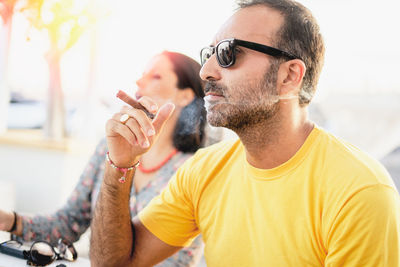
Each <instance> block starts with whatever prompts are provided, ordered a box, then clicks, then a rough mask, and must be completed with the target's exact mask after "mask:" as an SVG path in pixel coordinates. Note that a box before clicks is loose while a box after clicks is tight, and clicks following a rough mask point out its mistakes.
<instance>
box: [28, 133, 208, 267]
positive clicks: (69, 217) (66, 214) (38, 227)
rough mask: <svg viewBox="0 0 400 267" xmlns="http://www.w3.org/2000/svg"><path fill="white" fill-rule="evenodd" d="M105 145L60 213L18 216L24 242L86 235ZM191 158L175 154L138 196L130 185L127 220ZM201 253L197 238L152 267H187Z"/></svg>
mask: <svg viewBox="0 0 400 267" xmlns="http://www.w3.org/2000/svg"><path fill="white" fill-rule="evenodd" d="M106 152H107V145H106V141H105V139H103V140H102V141H101V142H100V143H99V144H98V145H97V147H96V151H95V153H94V154H93V155H92V157H91V158H90V161H89V163H88V164H87V166H86V168H85V170H84V171H83V173H82V175H81V177H80V180H79V182H78V184H77V185H76V187H75V189H74V191H73V192H72V194H71V196H70V197H69V199H68V202H67V203H66V204H65V205H64V207H62V208H61V209H60V210H58V211H57V212H55V213H54V214H50V215H38V216H22V223H23V233H22V238H23V239H24V240H26V241H32V240H46V241H48V242H50V243H52V244H56V243H57V240H58V239H59V238H60V237H63V238H64V239H66V240H68V241H70V242H75V241H77V240H78V239H79V237H80V236H81V235H82V234H83V233H84V232H85V231H86V229H87V228H88V227H89V225H90V221H91V219H92V213H93V212H94V207H95V202H96V199H97V197H98V194H99V191H100V186H101V183H102V180H103V175H104V167H105V165H104V162H105V155H106ZM191 155H192V154H185V153H182V152H178V153H177V154H175V155H174V156H173V157H172V158H171V159H170V160H169V161H168V162H167V163H166V164H165V165H164V166H163V167H162V168H161V169H160V170H158V171H157V173H156V176H155V178H154V179H153V180H152V181H150V182H149V183H148V184H147V185H146V186H145V187H143V188H142V189H141V190H140V191H139V192H138V193H136V189H135V186H134V184H133V185H132V191H131V198H130V209H131V217H132V218H133V217H135V216H136V215H137V214H138V213H139V211H141V210H142V209H143V208H144V207H145V206H146V205H147V204H148V203H149V202H150V200H151V199H152V198H153V197H155V196H156V195H158V194H159V193H160V191H161V190H162V189H163V188H164V187H165V186H166V185H167V183H168V181H169V179H170V178H171V177H172V175H173V174H174V173H175V172H176V170H177V169H178V168H179V166H181V165H182V164H183V163H184V162H185V161H186V160H187V159H188V158H189V157H190V156H191ZM201 252H202V241H201V238H200V237H198V238H196V239H195V241H193V243H192V245H191V246H190V247H187V248H183V249H181V250H180V251H179V252H177V253H175V254H174V255H172V256H171V257H170V258H168V259H166V260H165V261H163V262H161V263H159V264H158V265H156V266H159V267H169V266H190V265H191V263H192V260H194V259H195V258H199V257H198V256H199V254H200V253H201Z"/></svg>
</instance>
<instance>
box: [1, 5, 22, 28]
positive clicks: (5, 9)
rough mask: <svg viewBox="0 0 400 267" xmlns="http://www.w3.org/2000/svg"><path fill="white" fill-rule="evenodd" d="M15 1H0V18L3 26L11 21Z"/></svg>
mask: <svg viewBox="0 0 400 267" xmlns="http://www.w3.org/2000/svg"><path fill="white" fill-rule="evenodd" d="M17 1H18V0H0V16H1V18H2V20H3V23H4V24H6V23H7V22H8V20H9V19H11V17H12V14H13V12H14V7H15V4H16V3H17Z"/></svg>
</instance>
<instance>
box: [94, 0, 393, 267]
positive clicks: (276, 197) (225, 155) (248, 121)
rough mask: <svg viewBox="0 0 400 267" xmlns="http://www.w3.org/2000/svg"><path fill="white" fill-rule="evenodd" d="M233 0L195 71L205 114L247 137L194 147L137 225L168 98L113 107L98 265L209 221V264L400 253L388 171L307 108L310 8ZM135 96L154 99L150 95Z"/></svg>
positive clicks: (318, 45) (355, 262) (126, 259)
mask: <svg viewBox="0 0 400 267" xmlns="http://www.w3.org/2000/svg"><path fill="white" fill-rule="evenodd" d="M239 5H240V8H239V10H238V11H237V12H236V13H234V14H233V15H232V17H231V18H229V20H228V21H227V22H226V23H225V24H224V25H223V26H222V27H221V29H220V30H219V32H218V33H217V35H216V37H215V39H214V41H213V43H212V46H211V47H208V48H205V49H203V50H202V53H201V56H202V64H203V68H202V70H201V72H200V75H201V77H202V78H203V79H204V80H205V81H206V82H207V83H206V97H205V100H206V108H207V112H208V114H207V119H208V121H209V122H210V123H211V124H212V125H213V126H222V127H227V128H230V129H232V130H233V131H235V132H236V133H237V135H238V136H239V140H234V141H227V142H222V143H220V144H217V145H214V146H211V147H209V148H206V149H203V150H201V151H199V152H197V153H196V154H195V156H194V157H193V158H192V159H190V160H189V161H188V162H186V163H185V165H184V166H183V167H182V168H180V169H179V170H178V172H177V174H176V176H175V177H174V178H173V179H172V180H171V182H170V184H169V186H168V187H167V188H166V190H164V191H163V192H162V193H161V195H160V196H159V197H157V198H156V199H154V200H153V201H152V203H150V204H149V206H148V207H147V208H146V209H144V211H143V212H142V213H140V214H139V216H138V218H135V219H134V221H133V223H132V224H131V222H130V220H129V208H128V206H129V203H128V199H129V192H130V188H129V187H130V184H131V183H132V180H131V179H129V177H131V176H132V174H133V172H134V168H133V167H132V166H134V165H135V163H136V162H138V160H139V157H140V155H141V154H142V153H144V152H145V151H146V150H147V149H148V147H149V145H151V143H152V142H153V140H154V138H156V137H157V134H158V132H159V131H162V125H163V122H164V121H165V120H166V119H167V118H168V116H169V114H170V113H171V112H172V110H173V106H172V105H168V104H167V105H164V106H163V107H161V108H160V109H159V110H158V112H157V116H156V118H155V119H154V120H153V121H151V120H149V119H147V117H146V116H145V114H144V112H142V111H140V110H138V109H133V108H124V109H123V110H122V112H121V113H118V114H115V115H114V117H113V118H112V119H111V120H110V121H108V123H107V142H108V147H109V156H110V164H108V166H107V168H106V174H105V178H104V183H103V186H102V190H101V194H100V197H99V200H98V203H97V207H96V212H95V216H94V218H93V222H92V240H91V261H92V264H93V265H94V266H152V265H154V264H156V263H157V262H159V261H161V260H162V259H164V258H166V257H168V256H169V255H171V254H173V253H174V252H176V251H177V250H179V249H180V248H181V247H183V246H186V245H188V244H190V242H191V240H193V238H195V237H196V236H197V235H198V234H199V233H201V234H202V236H203V238H204V242H205V258H206V261H207V265H208V266H400V260H399V254H400V253H399V252H400V199H399V194H398V192H397V191H396V189H395V187H394V184H393V182H392V180H391V178H390V176H389V175H388V174H387V172H386V171H385V169H384V168H383V167H382V166H381V165H380V164H379V163H377V162H376V161H375V160H373V159H371V158H369V157H368V156H367V155H366V154H364V153H363V152H361V151H359V150H358V149H357V148H355V147H353V146H352V145H350V144H348V143H346V142H344V141H342V140H339V139H338V138H336V137H334V136H332V135H330V134H328V133H327V132H325V131H324V130H322V129H321V128H319V127H318V126H316V125H314V124H313V123H312V122H311V121H310V120H309V119H308V117H307V105H308V103H309V102H310V101H311V99H312V96H313V95H314V92H315V89H316V85H317V81H318V77H319V74H320V71H321V68H322V62H323V54H324V45H323V41H322V37H321V35H320V33H319V27H318V25H317V23H316V22H315V20H314V18H313V17H312V15H311V14H310V12H309V11H308V10H307V9H306V8H304V7H303V6H302V5H300V4H299V3H297V2H293V1H290V0H264V1H263V0H253V1H246V2H243V3H241V4H239ZM133 101H134V100H132V99H127V100H126V102H127V103H131V104H132V102H133ZM139 102H141V104H142V105H143V106H144V107H145V108H147V109H148V110H151V111H153V112H155V111H157V108H156V107H154V106H153V102H152V100H151V99H148V98H146V99H143V98H142V99H140V100H139ZM125 114H128V115H129V116H130V118H129V119H128V120H127V121H126V122H125V120H122V122H121V121H120V120H121V119H120V118H121V117H127V116H126V115H125ZM154 132H155V134H154ZM118 167H122V168H127V167H132V168H130V169H129V170H126V169H120V170H122V172H121V171H120V170H119V169H118ZM126 171H127V176H126V177H127V183H126V184H121V183H119V182H118V179H119V177H121V175H122V173H125V172H126Z"/></svg>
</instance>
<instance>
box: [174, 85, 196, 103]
mask: <svg viewBox="0 0 400 267" xmlns="http://www.w3.org/2000/svg"><path fill="white" fill-rule="evenodd" d="M194 97H195V95H194V92H193V90H192V89H191V88H190V87H186V88H185V89H178V93H177V99H176V104H177V105H179V106H180V107H185V106H187V105H189V104H190V102H192V101H193V99H194Z"/></svg>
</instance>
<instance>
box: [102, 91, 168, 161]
mask: <svg viewBox="0 0 400 267" xmlns="http://www.w3.org/2000/svg"><path fill="white" fill-rule="evenodd" d="M117 96H118V97H119V98H120V99H121V100H122V101H124V102H125V103H127V104H129V105H130V106H125V107H123V108H122V109H121V112H119V113H116V114H115V115H114V116H113V117H112V118H111V119H110V120H108V121H107V124H106V138H107V145H108V150H109V153H110V158H111V160H112V161H113V162H114V164H115V165H117V166H118V167H122V168H126V167H130V166H133V165H134V164H135V163H136V162H137V161H138V159H139V157H140V156H141V155H142V154H144V153H145V152H147V151H148V150H149V149H150V147H151V145H152V144H153V143H154V140H155V138H157V136H158V134H159V133H160V131H161V129H162V127H163V125H164V124H165V122H166V121H167V120H168V118H169V117H170V116H171V114H172V112H173V111H174V109H175V106H174V104H172V103H167V104H165V105H163V106H162V107H161V108H160V109H158V107H157V104H156V103H155V102H154V101H153V100H151V99H150V98H148V97H141V98H140V99H139V100H138V101H136V100H135V99H133V98H131V97H130V96H128V95H127V94H125V93H124V92H122V91H120V92H119V93H118V95H117ZM137 103H140V104H141V105H142V106H143V107H144V108H146V109H147V110H148V111H150V112H151V113H153V114H156V116H155V118H154V120H153V121H151V119H150V118H149V117H148V116H147V115H146V113H145V112H144V111H143V110H141V109H138V108H134V107H137ZM124 114H127V115H128V116H129V118H128V119H127V120H125V121H121V117H123V115H124ZM124 117H126V116H124Z"/></svg>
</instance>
